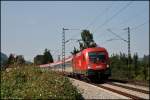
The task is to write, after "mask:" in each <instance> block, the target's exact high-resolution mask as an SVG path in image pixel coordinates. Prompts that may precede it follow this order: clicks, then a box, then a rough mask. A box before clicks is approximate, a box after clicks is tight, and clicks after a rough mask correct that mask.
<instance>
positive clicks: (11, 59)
mask: <svg viewBox="0 0 150 100" xmlns="http://www.w3.org/2000/svg"><path fill="white" fill-rule="evenodd" d="M14 63H15V57H14V55H13V54H10V55H9V57H8V62H7V66H10V65H13V64H14Z"/></svg>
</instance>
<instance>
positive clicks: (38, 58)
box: [34, 55, 44, 65]
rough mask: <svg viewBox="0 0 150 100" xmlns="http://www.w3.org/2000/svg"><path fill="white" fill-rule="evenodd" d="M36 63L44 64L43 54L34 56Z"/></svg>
mask: <svg viewBox="0 0 150 100" xmlns="http://www.w3.org/2000/svg"><path fill="white" fill-rule="evenodd" d="M34 64H36V65H40V64H44V57H43V55H37V56H36V57H34Z"/></svg>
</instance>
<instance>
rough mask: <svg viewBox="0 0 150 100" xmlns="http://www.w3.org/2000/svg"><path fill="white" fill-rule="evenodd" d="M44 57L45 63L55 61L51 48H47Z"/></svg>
mask: <svg viewBox="0 0 150 100" xmlns="http://www.w3.org/2000/svg"><path fill="white" fill-rule="evenodd" d="M43 57H44V64H47V63H53V57H52V55H51V53H50V50H48V49H45V51H44V53H43Z"/></svg>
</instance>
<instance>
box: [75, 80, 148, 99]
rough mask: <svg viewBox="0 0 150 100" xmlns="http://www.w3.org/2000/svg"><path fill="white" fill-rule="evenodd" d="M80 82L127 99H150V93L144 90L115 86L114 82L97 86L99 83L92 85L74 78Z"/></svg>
mask: <svg viewBox="0 0 150 100" xmlns="http://www.w3.org/2000/svg"><path fill="white" fill-rule="evenodd" d="M74 79H77V80H80V81H84V82H86V83H89V84H91V85H94V86H97V87H100V88H103V89H105V90H108V91H111V92H114V93H117V94H120V95H123V96H125V97H128V98H131V99H134V100H137V99H138V100H145V99H149V91H146V90H143V89H139V88H134V87H129V86H125V85H119V84H115V83H112V82H104V83H101V84H97V83H92V82H89V81H85V80H81V79H78V78H74Z"/></svg>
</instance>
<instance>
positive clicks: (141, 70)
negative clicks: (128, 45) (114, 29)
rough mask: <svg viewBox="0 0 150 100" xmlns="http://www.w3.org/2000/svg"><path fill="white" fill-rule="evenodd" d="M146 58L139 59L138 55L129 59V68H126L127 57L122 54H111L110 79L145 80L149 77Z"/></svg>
mask: <svg viewBox="0 0 150 100" xmlns="http://www.w3.org/2000/svg"><path fill="white" fill-rule="evenodd" d="M148 59H149V57H148V56H144V57H143V58H142V59H139V57H138V54H137V53H136V54H134V56H133V57H131V62H130V66H129V67H128V56H127V55H125V54H124V53H120V55H117V54H115V55H114V54H113V55H112V56H111V57H110V62H111V69H112V77H113V78H117V79H118V78H119V79H133V80H146V81H148V80H149V79H150V77H149V63H148Z"/></svg>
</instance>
